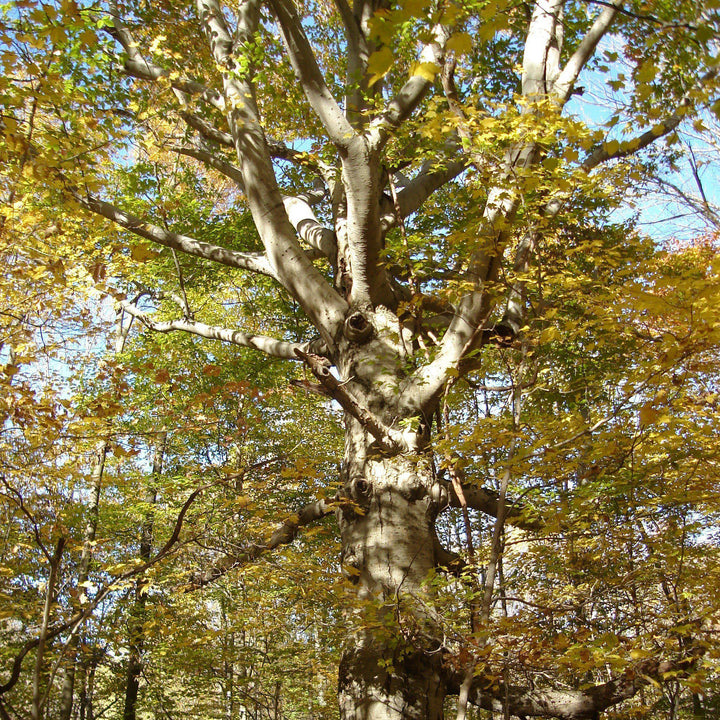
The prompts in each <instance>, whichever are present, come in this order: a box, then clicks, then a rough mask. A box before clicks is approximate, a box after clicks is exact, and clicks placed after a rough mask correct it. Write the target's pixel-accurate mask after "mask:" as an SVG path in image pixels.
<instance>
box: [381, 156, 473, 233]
mask: <svg viewBox="0 0 720 720" xmlns="http://www.w3.org/2000/svg"><path fill="white" fill-rule="evenodd" d="M458 154H460V152H459V150H458ZM466 167H467V161H466V160H464V159H462V160H451V161H448V162H446V163H445V164H444V165H443V164H442V163H441V162H438V161H428V162H426V163H424V164H423V167H422V168H421V169H420V171H419V172H418V173H417V175H416V176H415V177H414V178H413V179H412V180H410V181H409V182H407V183H406V184H405V185H404V186H403V187H402V188H399V189H398V190H397V207H398V209H399V211H400V216H401V218H403V219H404V218H406V217H408V216H409V215H412V214H413V213H414V212H416V211H417V210H419V209H420V207H421V206H422V204H423V203H424V202H425V201H426V200H427V199H428V198H429V197H430V195H432V194H433V193H434V192H435V191H436V190H438V189H440V188H441V187H443V185H445V184H446V183H448V182H450V180H452V179H453V178H456V177H457V176H458V175H459V174H460V173H461V172H462V171H463V170H464V169H465V168H466ZM397 214H398V213H397V212H396V211H395V203H394V202H391V201H390V199H389V198H388V199H387V205H386V208H385V211H384V213H383V217H382V228H383V231H384V232H387V231H388V230H389V229H390V228H392V227H394V226H395V225H396V224H397V222H398V218H397Z"/></svg>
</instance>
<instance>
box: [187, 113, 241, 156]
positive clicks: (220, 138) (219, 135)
mask: <svg viewBox="0 0 720 720" xmlns="http://www.w3.org/2000/svg"><path fill="white" fill-rule="evenodd" d="M180 117H181V118H182V119H183V120H184V121H185V122H186V123H187V124H188V125H189V126H190V127H191V128H192V129H193V130H196V131H197V132H199V133H200V135H202V136H203V137H204V138H206V139H208V140H213V141H214V142H216V143H218V144H220V145H224V146H225V147H230V148H234V147H235V143H234V142H233V139H232V135H231V134H230V133H226V132H223V131H222V130H218V129H217V128H216V127H215V126H214V125H211V124H210V123H209V122H208V121H207V120H204V119H203V118H201V117H200V116H199V115H196V114H195V113H191V112H187V111H186V110H181V111H180Z"/></svg>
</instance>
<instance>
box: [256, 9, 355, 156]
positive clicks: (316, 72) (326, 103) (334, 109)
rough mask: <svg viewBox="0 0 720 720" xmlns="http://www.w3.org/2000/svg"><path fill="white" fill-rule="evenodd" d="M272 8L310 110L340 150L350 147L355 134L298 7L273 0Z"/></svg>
mask: <svg viewBox="0 0 720 720" xmlns="http://www.w3.org/2000/svg"><path fill="white" fill-rule="evenodd" d="M269 4H270V7H271V8H272V11H273V13H274V15H275V17H276V19H277V21H278V24H279V25H280V30H281V32H282V36H283V40H284V42H285V47H286V49H287V52H288V56H289V58H290V62H291V64H292V66H293V70H294V71H295V75H296V76H297V78H298V81H299V82H300V84H301V85H302V88H303V91H304V92H305V96H306V97H307V99H308V102H309V103H310V106H311V107H312V109H313V110H314V111H315V113H316V114H317V116H318V117H319V118H320V121H321V122H322V124H323V126H324V127H325V130H326V131H327V133H328V137H329V138H330V140H331V141H332V142H333V143H334V144H335V145H336V146H337V147H339V148H344V147H347V144H348V141H349V140H350V139H351V138H352V137H353V136H354V135H355V131H354V130H353V128H352V127H351V125H350V123H349V122H348V121H347V119H346V118H345V116H344V115H343V112H342V110H341V109H340V106H339V105H338V104H337V102H336V101H335V98H334V97H333V96H332V93H331V92H330V90H329V89H328V87H327V84H326V83H325V79H324V78H323V76H322V73H321V72H320V68H319V67H318V64H317V60H316V59H315V54H314V53H313V51H312V48H311V47H310V43H309V42H308V39H307V37H306V36H305V32H304V31H303V29H302V24H301V22H300V18H299V17H298V15H297V11H296V9H295V6H294V4H293V3H292V2H289V1H288V0H270V3H269Z"/></svg>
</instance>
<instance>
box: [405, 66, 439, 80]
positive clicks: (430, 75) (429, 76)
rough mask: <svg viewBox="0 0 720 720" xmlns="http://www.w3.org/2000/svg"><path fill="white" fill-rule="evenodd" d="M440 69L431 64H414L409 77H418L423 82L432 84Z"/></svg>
mask: <svg viewBox="0 0 720 720" xmlns="http://www.w3.org/2000/svg"><path fill="white" fill-rule="evenodd" d="M440 69H441V68H440V66H439V65H437V64H435V63H431V62H424V63H415V64H414V65H413V66H412V68H411V70H410V75H411V76H415V75H419V76H420V77H421V78H423V79H424V80H427V81H428V82H432V81H433V80H434V79H435V76H436V75H437V74H438V73H439V72H440Z"/></svg>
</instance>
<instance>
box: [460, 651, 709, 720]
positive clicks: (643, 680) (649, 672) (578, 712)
mask: <svg viewBox="0 0 720 720" xmlns="http://www.w3.org/2000/svg"><path fill="white" fill-rule="evenodd" d="M697 660H698V656H697V655H691V656H689V657H687V658H685V659H683V660H680V661H677V662H672V661H669V660H657V659H655V658H651V659H647V660H643V661H641V662H639V663H636V664H635V665H633V666H630V667H628V668H627V670H626V671H625V673H624V674H623V675H621V676H620V677H618V678H616V679H614V680H611V681H610V682H606V683H603V684H601V685H595V686H592V687H589V688H586V689H584V690H561V689H555V688H546V689H539V688H532V689H529V688H522V687H518V686H513V685H504V684H502V683H500V684H499V685H498V684H497V682H496V681H493V680H490V679H489V678H488V677H486V676H485V674H484V673H481V674H479V675H477V676H476V677H474V678H473V682H472V687H471V692H470V702H472V703H473V704H474V705H477V706H479V707H482V708H484V709H486V710H490V711H492V712H498V713H504V712H508V713H509V714H511V715H517V716H519V717H529V716H532V717H546V718H558V720H591V719H592V718H598V717H599V714H600V713H601V712H603V711H604V710H607V709H608V708H611V707H613V706H614V705H617V704H618V703H621V702H622V701H623V700H627V699H629V698H631V697H633V696H634V695H636V694H637V693H638V692H639V691H640V689H641V688H643V687H645V686H646V685H649V684H651V683H657V682H663V680H664V676H665V674H666V673H673V674H674V675H675V676H676V677H677V676H682V674H683V673H685V672H687V671H688V670H689V669H690V668H691V667H692V666H693V665H694V664H695V663H696V662H697ZM463 679H464V677H463V676H462V674H461V673H458V672H456V673H455V675H454V677H453V678H452V679H451V685H452V690H453V691H454V692H459V691H460V685H461V682H462V680H463Z"/></svg>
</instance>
